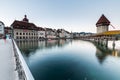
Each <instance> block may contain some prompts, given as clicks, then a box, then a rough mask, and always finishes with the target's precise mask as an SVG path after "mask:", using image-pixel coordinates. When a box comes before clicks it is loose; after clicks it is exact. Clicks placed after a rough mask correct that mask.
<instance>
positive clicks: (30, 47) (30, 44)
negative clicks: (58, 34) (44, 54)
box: [16, 39, 72, 57]
mask: <svg viewBox="0 0 120 80" xmlns="http://www.w3.org/2000/svg"><path fill="white" fill-rule="evenodd" d="M16 42H17V45H18V47H19V49H20V50H21V51H22V53H24V55H26V56H27V57H29V55H30V54H31V53H35V51H36V50H37V49H39V50H40V49H41V50H42V49H51V48H53V47H56V46H57V47H63V46H65V45H67V44H68V43H69V42H72V40H71V39H67V40H62V39H61V40H44V41H38V40H36V41H23V40H17V41H16Z"/></svg>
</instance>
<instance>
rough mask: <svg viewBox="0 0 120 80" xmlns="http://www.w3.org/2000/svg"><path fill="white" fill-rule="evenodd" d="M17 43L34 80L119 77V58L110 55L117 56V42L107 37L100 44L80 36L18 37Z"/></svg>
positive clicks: (94, 79) (93, 79) (98, 79)
mask: <svg viewBox="0 0 120 80" xmlns="http://www.w3.org/2000/svg"><path fill="white" fill-rule="evenodd" d="M17 44H18V46H19V48H20V49H21V51H22V53H23V56H24V57H25V58H27V59H26V62H27V64H28V66H29V67H30V70H31V72H32V74H33V76H34V77H35V80H120V76H119V74H120V71H119V70H118V69H119V67H120V64H119V62H120V61H119V60H115V59H113V58H116V56H117V57H120V51H119V50H118V49H116V45H117V44H115V45H114V46H113V45H112V48H109V46H108V44H109V42H108V41H106V42H105V41H104V43H103V44H100V43H97V42H92V43H91V42H87V41H80V40H77V41H75V40H73V41H71V40H48V41H17ZM31 54H32V55H31ZM109 56H110V57H109ZM111 56H112V58H111ZM107 60H108V61H107ZM106 61H107V63H105V62H106ZM103 63H105V64H103ZM101 64H102V65H101Z"/></svg>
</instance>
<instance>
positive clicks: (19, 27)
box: [11, 15, 38, 39]
mask: <svg viewBox="0 0 120 80" xmlns="http://www.w3.org/2000/svg"><path fill="white" fill-rule="evenodd" d="M11 28H12V30H13V38H14V39H38V28H37V27H36V25H35V24H33V23H29V20H28V19H27V16H26V15H25V17H24V19H23V20H22V21H18V20H15V21H14V22H13V23H12V24H11Z"/></svg>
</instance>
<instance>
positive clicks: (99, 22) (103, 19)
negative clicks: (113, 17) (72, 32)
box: [96, 14, 110, 27]
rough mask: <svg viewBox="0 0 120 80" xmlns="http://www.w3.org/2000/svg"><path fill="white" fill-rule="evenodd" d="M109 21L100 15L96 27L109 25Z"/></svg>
mask: <svg viewBox="0 0 120 80" xmlns="http://www.w3.org/2000/svg"><path fill="white" fill-rule="evenodd" d="M109 24H110V21H109V20H108V19H107V18H106V17H105V16H104V15H103V14H102V16H101V17H100V19H99V20H98V21H97V23H96V26H97V27H98V26H99V25H109Z"/></svg>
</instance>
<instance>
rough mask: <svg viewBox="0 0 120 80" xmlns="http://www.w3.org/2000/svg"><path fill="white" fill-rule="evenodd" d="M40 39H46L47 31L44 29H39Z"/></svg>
mask: <svg viewBox="0 0 120 80" xmlns="http://www.w3.org/2000/svg"><path fill="white" fill-rule="evenodd" d="M38 38H39V39H45V29H44V28H42V27H38Z"/></svg>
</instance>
